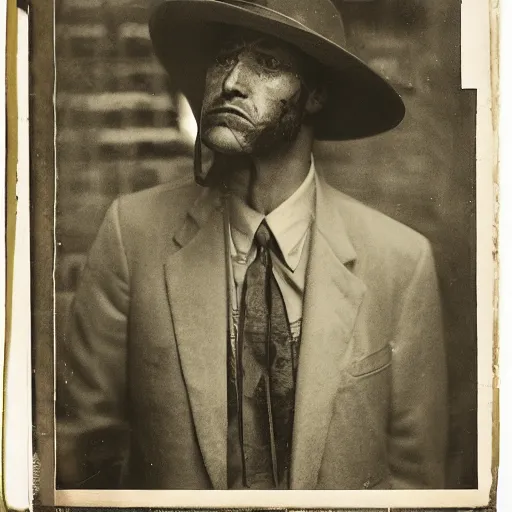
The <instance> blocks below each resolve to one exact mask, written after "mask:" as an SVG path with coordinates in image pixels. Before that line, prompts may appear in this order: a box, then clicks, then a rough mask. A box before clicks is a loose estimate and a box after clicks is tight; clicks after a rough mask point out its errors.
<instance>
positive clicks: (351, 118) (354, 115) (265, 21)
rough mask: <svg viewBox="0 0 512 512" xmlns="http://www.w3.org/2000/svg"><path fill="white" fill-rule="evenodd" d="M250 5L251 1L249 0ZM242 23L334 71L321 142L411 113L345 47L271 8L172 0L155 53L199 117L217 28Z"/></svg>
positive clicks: (158, 19) (377, 129)
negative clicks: (407, 112) (282, 42)
mask: <svg viewBox="0 0 512 512" xmlns="http://www.w3.org/2000/svg"><path fill="white" fill-rule="evenodd" d="M246 5H247V4H246ZM219 24H225V25H230V26H240V27H245V28H248V29H252V30H256V31H258V32H261V33H264V34H269V35H273V36H275V37H279V38H280V39H282V40H284V41H286V42H288V43H290V44H293V45H295V46H296V47H298V48H299V49H301V50H302V51H303V52H304V53H306V54H307V55H309V56H311V57H313V58H314V59H316V60H317V61H318V62H320V63H321V64H322V65H323V66H324V67H325V68H326V69H327V71H328V73H327V77H328V80H327V87H328V93H329V94H328V104H327V105H326V106H325V107H324V109H323V110H322V112H321V113H320V114H319V115H318V117H317V119H316V123H315V136H316V138H317V139H319V140H349V139H358V138H363V137H369V136H372V135H377V134H379V133H383V132H385V131H388V130H390V129H392V128H394V127H395V126H397V125H398V124H399V123H400V122H401V121H402V119H403V117H404V115H405V107H404V104H403V101H402V99H401V98H400V96H399V94H398V93H397V92H396V91H395V90H394V89H393V87H392V86H391V85H390V84H389V83H388V82H387V81H386V80H385V79H384V78H382V77H381V76H380V75H379V74H377V73H376V72H375V71H373V70H372V69H370V68H369V67H368V66H367V65H366V64H365V63H364V62H363V61H361V60H360V59H359V58H357V57H356V56H355V55H353V54H352V53H350V52H349V51H348V50H346V49H345V48H343V47H341V46H339V45H337V44H336V43H334V42H332V41H330V40H328V39H326V38H324V37H323V36H322V35H320V34H318V33H317V32H314V31H312V30H309V29H308V28H307V27H305V26H303V25H301V24H300V23H298V22H295V21H294V20H292V19H290V18H286V17H284V16H280V15H278V13H273V12H271V11H269V10H263V9H258V7H257V6H254V8H253V7H252V6H251V8H248V7H239V6H236V5H232V4H229V3H224V2H219V1H215V0H166V1H164V2H163V3H161V4H159V5H158V6H157V7H156V8H155V9H154V10H153V12H152V15H151V18H150V22H149V30H150V36H151V40H152V43H153V47H154V50H155V53H156V55H157V57H158V58H159V60H160V61H161V62H162V64H163V65H164V67H165V68H166V70H167V72H168V73H169V74H170V76H171V78H172V80H173V81H174V83H175V84H176V86H177V87H178V88H179V89H181V90H182V91H183V93H184V94H185V96H186V97H187V99H188V100H189V102H190V104H191V107H192V110H193V111H194V114H195V115H196V117H198V115H199V112H200V108H201V103H202V97H203V93H204V78H205V74H206V68H207V65H208V62H209V55H208V51H209V49H211V48H212V44H211V42H212V38H213V37H214V34H215V33H216V32H215V30H216V29H215V27H217V30H218V25H219Z"/></svg>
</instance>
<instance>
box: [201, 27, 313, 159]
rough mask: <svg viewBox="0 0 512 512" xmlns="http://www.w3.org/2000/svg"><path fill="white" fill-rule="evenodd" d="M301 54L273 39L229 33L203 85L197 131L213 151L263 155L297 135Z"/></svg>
mask: <svg viewBox="0 0 512 512" xmlns="http://www.w3.org/2000/svg"><path fill="white" fill-rule="evenodd" d="M303 65H304V62H303V58H302V55H301V54H300V53H299V52H298V51H297V50H295V49H294V48H293V47H290V46H288V45H286V44H285V43H282V42H280V41H278V40H276V39H274V38H271V37H266V36H259V35H257V34H251V35H248V34H247V31H245V32H244V34H243V35H242V34H241V33H234V34H233V35H232V36H231V37H230V38H229V39H228V40H226V41H225V43H224V44H223V45H222V46H221V48H220V50H219V51H218V52H217V55H216V58H215V60H214V62H213V63H212V65H211V66H210V68H209V70H208V73H207V77H206V84H205V85H206V86H205V97H204V102H203V117H202V130H201V136H202V140H203V142H204V144H206V146H208V147H209V148H210V149H212V150H213V151H215V152H218V153H223V154H228V155H236V154H239V155H242V154H245V155H254V156H256V155H258V154H269V153H272V152H273V151H276V150H278V149H279V148H280V147H282V146H283V144H286V143H287V142H292V141H293V140H294V139H295V137H296V136H297V134H298V132H299V130H300V127H301V124H302V120H303V116H304V104H305V98H306V94H305V88H304V84H303V82H302V80H301V69H302V68H301V66H303Z"/></svg>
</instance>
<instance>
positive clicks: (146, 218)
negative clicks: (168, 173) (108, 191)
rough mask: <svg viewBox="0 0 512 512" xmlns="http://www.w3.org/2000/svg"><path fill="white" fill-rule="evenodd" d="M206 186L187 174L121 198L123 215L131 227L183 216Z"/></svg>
mask: <svg viewBox="0 0 512 512" xmlns="http://www.w3.org/2000/svg"><path fill="white" fill-rule="evenodd" d="M201 190H202V188H201V187H199V186H198V185H197V184H196V183H195V182H194V181H193V179H192V178H189V177H183V178H181V179H175V180H173V181H170V182H167V183H164V184H161V185H157V186H156V187H152V188H149V189H145V190H141V191H139V192H134V193H131V194H126V195H123V196H121V197H119V198H118V200H117V201H118V208H119V218H120V222H121V224H122V225H127V226H129V227H130V228H132V229H133V228H135V227H136V226H144V227H147V226H149V225H155V224H158V223H159V222H161V220H162V219H166V221H167V222H170V223H172V222H173V220H175V221H179V219H180V218H183V216H184V215H186V213H187V211H188V210H189V208H190V206H191V205H192V204H193V203H194V201H195V200H196V199H197V197H198V196H199V195H200V193H201Z"/></svg>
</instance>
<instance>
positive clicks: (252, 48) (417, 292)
mask: <svg viewBox="0 0 512 512" xmlns="http://www.w3.org/2000/svg"><path fill="white" fill-rule="evenodd" d="M150 29H151V37H152V41H153V45H154V47H155V50H156V53H157V55H158V56H159V58H160V59H161V61H162V62H163V63H164V65H165V66H166V68H167V70H168V71H169V73H170V75H171V76H172V78H173V79H176V81H177V84H178V85H179V86H180V88H181V89H182V90H183V91H184V92H185V94H186V95H187V97H188V99H189V101H190V103H191V106H192V109H193V111H194V113H195V116H196V119H197V120H198V126H199V130H198V140H197V144H196V159H195V175H196V180H197V181H198V182H200V183H201V184H202V185H203V187H202V188H201V187H199V186H197V185H194V184H169V185H165V186H161V187H157V188H155V189H151V190H149V191H145V192H142V193H138V194H135V195H132V196H128V197H123V198H121V199H119V200H117V201H115V203H114V204H113V205H112V207H111V208H110V209H109V211H108V213H107V215H106V217H105V220H104V222H103V225H102V227H101V229H100V231H99V233H98V236H97V239H96V241H95V243H94V245H93V247H92V249H91V252H90V255H89V259H88V263H87V266H86V268H85V270H84V272H83V276H82V281H81V284H80V286H79V289H78V291H77V294H76V298H75V304H74V308H73V314H72V318H71V325H70V330H69V334H68V336H67V337H66V339H65V340H63V341H62V343H61V346H60V347H59V357H58V359H59V364H60V369H59V384H58V390H57V407H58V409H57V413H58V418H57V426H58V435H57V474H58V483H59V485H61V486H63V487H88V488H99V487H106V488H118V487H122V488H141V489H375V488H382V489H409V488H412V489H425V488H441V487H442V486H443V475H444V452H445V434H446V377H445V361H444V351H443V343H442V336H441V324H440V308H439V298H438V292H437V284H436V274H435V270H434V264H433V259H432V255H431V250H430V247H429V244H428V242H427V241H426V240H425V239H424V238H423V237H422V236H421V235H419V234H417V233H415V232H413V231H412V230H410V229H409V228H407V227H405V226H403V225H400V224H398V223H397V222H395V221H393V220H391V219H389V218H387V217H385V216H383V215H382V214H380V213H377V212H375V211H373V210H371V209H369V208H367V207H365V206H363V205H362V204H360V203H358V202H357V201H355V200H352V199H350V198H348V197H347V196H345V195H343V194H342V193H340V192H338V191H336V190H334V189H333V188H331V187H330V186H329V185H328V184H327V183H326V182H325V181H324V180H323V178H321V176H320V175H319V174H318V173H317V170H316V168H315V163H314V159H313V158H312V157H311V152H312V146H313V141H314V138H315V137H316V138H322V139H351V138H356V137H363V136H368V135H372V134H375V133H380V132H382V131H385V130H387V129H390V128H392V127H394V126H395V125H396V124H398V123H399V122H400V120H401V119H402V117H403V115H404V108H403V104H402V102H401V100H400V98H399V96H398V95H397V94H396V93H395V92H394V90H393V89H392V88H391V87H390V86H389V85H388V84H387V83H386V82H385V81H384V80H383V79H382V78H380V77H379V76H378V75H376V74H375V73H373V72H372V71H371V70H370V69H369V68H368V67H366V66H365V65H364V64H363V63H362V62H361V61H359V60H358V59H356V58H355V57H354V56H352V55H351V54H350V53H349V52H348V51H347V50H346V49H345V48H344V46H345V42H344V35H343V26H342V23H341V19H340V17H339V14H338V12H337V10H336V9H335V8H334V6H333V5H332V4H331V2H330V1H329V0H315V1H313V0H268V1H245V0H244V1H242V0H224V1H220V0H167V1H166V2H164V3H162V4H161V5H160V6H158V7H157V8H156V9H155V11H154V13H153V16H152V18H151V23H150ZM205 147H206V148H209V150H210V151H211V153H212V155H213V164H209V165H205V162H206V160H207V159H205V158H204V154H203V153H204V151H205Z"/></svg>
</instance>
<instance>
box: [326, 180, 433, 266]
mask: <svg viewBox="0 0 512 512" xmlns="http://www.w3.org/2000/svg"><path fill="white" fill-rule="evenodd" d="M333 190H335V189H333ZM334 194H335V196H336V201H337V203H338V205H339V208H340V212H341V216H342V219H343V222H344V224H345V227H346V230H347V232H348V235H349V237H350V239H351V241H352V243H353V245H354V248H355V250H356V253H358V254H359V253H364V252H366V253H369V252H370V253H372V254H373V255H375V256H380V257H383V258H393V259H394V260H395V261H397V262H399V261H404V262H405V261H407V260H409V261H411V260H412V261H417V260H418V258H420V257H421V255H422V254H423V253H425V252H426V251H430V243H429V241H428V240H427V238H426V237H425V236H424V235H422V234H421V233H418V232H417V231H415V230H414V229H413V228H411V227H409V226H407V225H405V224H403V223H401V222H399V221H398V220H395V219H393V218H391V217H389V216H388V215H386V214H384V213H382V212H380V211H378V210H376V209H374V208H372V207H370V206H368V205H366V204H364V203H362V202H361V201H359V200H357V199H354V198H353V197H350V196H348V195H346V194H344V193H343V192H340V191H338V190H335V191H334Z"/></svg>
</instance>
